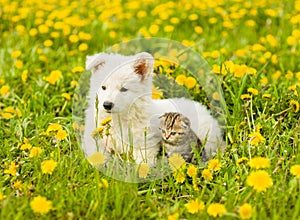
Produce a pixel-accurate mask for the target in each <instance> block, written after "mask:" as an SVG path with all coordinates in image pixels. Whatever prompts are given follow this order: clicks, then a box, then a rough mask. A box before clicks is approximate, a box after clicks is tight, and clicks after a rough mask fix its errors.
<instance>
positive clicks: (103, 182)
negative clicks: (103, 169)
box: [99, 178, 108, 188]
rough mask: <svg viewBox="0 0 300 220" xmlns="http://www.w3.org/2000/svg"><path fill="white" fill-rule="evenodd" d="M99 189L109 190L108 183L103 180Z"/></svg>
mask: <svg viewBox="0 0 300 220" xmlns="http://www.w3.org/2000/svg"><path fill="white" fill-rule="evenodd" d="M99 188H108V181H107V180H106V179H104V178H102V179H101V182H100V183H99Z"/></svg>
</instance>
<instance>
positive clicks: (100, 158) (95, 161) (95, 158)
mask: <svg viewBox="0 0 300 220" xmlns="http://www.w3.org/2000/svg"><path fill="white" fill-rule="evenodd" d="M87 160H88V161H89V162H90V163H91V164H92V165H94V166H99V165H102V164H104V162H105V157H104V155H103V153H101V152H96V153H94V154H92V155H91V156H89V157H88V158H87Z"/></svg>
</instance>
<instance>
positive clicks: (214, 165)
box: [208, 159, 221, 171]
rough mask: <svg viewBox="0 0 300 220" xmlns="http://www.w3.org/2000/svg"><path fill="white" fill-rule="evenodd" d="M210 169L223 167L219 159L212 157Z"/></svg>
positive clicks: (209, 163)
mask: <svg viewBox="0 0 300 220" xmlns="http://www.w3.org/2000/svg"><path fill="white" fill-rule="evenodd" d="M208 169H209V170H212V171H218V170H220V169H221V162H220V161H219V160H218V159H212V160H210V161H209V162H208Z"/></svg>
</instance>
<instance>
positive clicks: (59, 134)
mask: <svg viewBox="0 0 300 220" xmlns="http://www.w3.org/2000/svg"><path fill="white" fill-rule="evenodd" d="M67 136H68V133H67V132H66V131H65V130H63V129H61V130H58V131H57V133H56V134H55V136H54V137H55V139H56V140H59V141H61V140H64V139H66V137H67Z"/></svg>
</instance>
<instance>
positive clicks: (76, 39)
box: [69, 34, 79, 43]
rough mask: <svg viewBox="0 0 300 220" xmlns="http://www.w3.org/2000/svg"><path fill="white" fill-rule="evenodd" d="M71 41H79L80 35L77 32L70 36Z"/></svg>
mask: <svg viewBox="0 0 300 220" xmlns="http://www.w3.org/2000/svg"><path fill="white" fill-rule="evenodd" d="M69 41H70V42H72V43H77V42H78V41H79V37H78V36H77V35H75V34H72V35H70V36H69Z"/></svg>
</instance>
